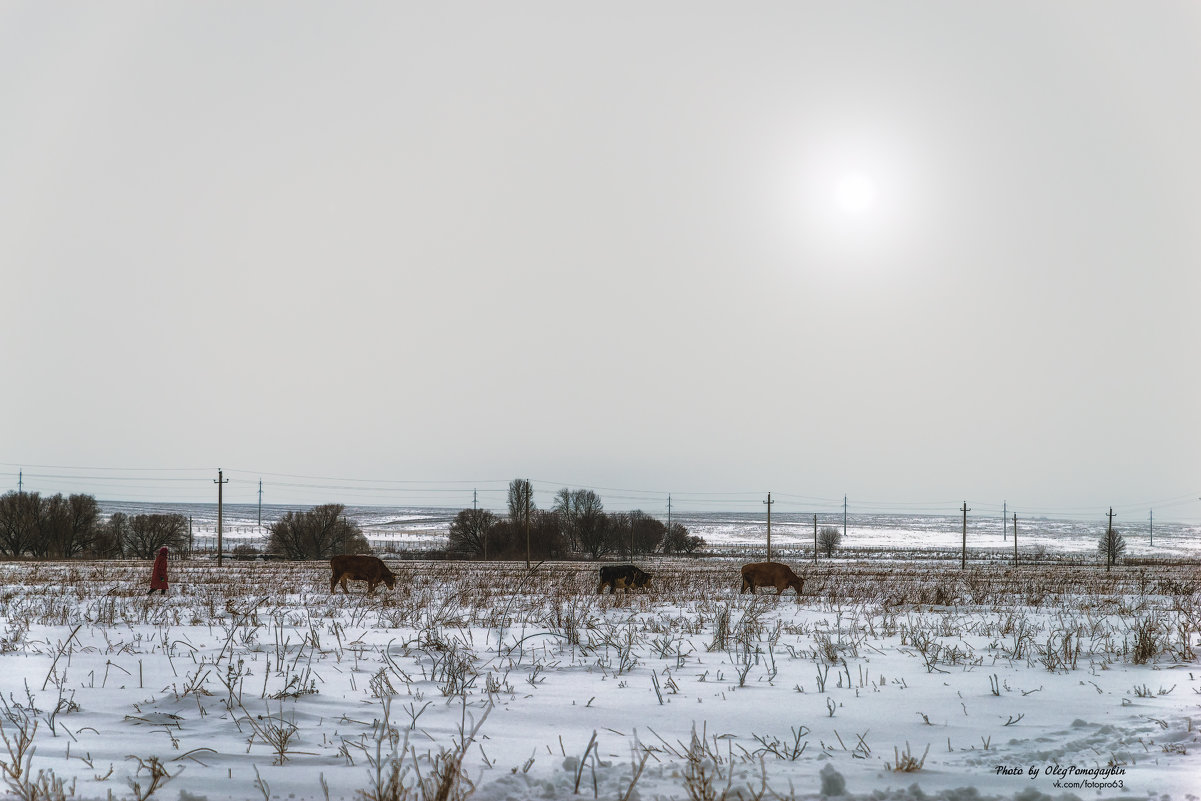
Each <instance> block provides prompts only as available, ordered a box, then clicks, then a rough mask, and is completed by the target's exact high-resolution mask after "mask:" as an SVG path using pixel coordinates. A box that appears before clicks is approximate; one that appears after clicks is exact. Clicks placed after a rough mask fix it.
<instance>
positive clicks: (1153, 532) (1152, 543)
mask: <svg viewBox="0 0 1201 801" xmlns="http://www.w3.org/2000/svg"><path fill="white" fill-rule="evenodd" d="M1151 547H1152V548H1154V547H1155V510H1154V509H1152V510H1151Z"/></svg>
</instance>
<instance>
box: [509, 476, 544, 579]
mask: <svg viewBox="0 0 1201 801" xmlns="http://www.w3.org/2000/svg"><path fill="white" fill-rule="evenodd" d="M536 508H537V507H535V506H534V486H533V485H532V484H530V480H529V479H528V478H515V479H513V480H512V481H510V482H509V520H511V521H513V524H514V525H516V526H517V527H518V528H519V529H520V530H521V531H522V532H523V533H524V534H525V546H526V547H525V551H526V554H525V561H526V562H527V563H528V562H529V561H530V551H531V542H530V523H531V517H532V515H533V513H534V509H536Z"/></svg>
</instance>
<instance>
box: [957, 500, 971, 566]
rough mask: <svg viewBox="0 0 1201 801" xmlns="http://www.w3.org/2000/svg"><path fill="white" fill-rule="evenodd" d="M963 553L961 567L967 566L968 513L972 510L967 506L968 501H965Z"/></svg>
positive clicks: (963, 510)
mask: <svg viewBox="0 0 1201 801" xmlns="http://www.w3.org/2000/svg"><path fill="white" fill-rule="evenodd" d="M961 511H962V512H963V554H962V555H961V556H960V557H959V569H960V570H964V569H966V568H967V513H968V512H970V511H972V510H971V509H969V508H967V501H964V502H963V509H962V510H961Z"/></svg>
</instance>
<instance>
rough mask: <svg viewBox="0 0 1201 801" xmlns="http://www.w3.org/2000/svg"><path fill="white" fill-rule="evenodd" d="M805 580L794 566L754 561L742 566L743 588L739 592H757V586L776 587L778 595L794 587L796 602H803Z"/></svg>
mask: <svg viewBox="0 0 1201 801" xmlns="http://www.w3.org/2000/svg"><path fill="white" fill-rule="evenodd" d="M804 583H805V580H804V579H803V578H801V577H800V576H798V575H797V574H796V573H793V572H792V568H791V567H789V566H788V565H784V564H780V563H779V562H753V563H751V564H749V565H743V566H742V589H741V590H739V592H746V591H747V590H748V589H749V590H750V591H751V594H752V595H754V594H755V588H756V587H775V588H776V595H783V594H784V590H786V589H788V588H789V587H792V588H793V589H794V590H796V602H797V603H798V604H799V603H800V602H801V586H802V585H803V584H804Z"/></svg>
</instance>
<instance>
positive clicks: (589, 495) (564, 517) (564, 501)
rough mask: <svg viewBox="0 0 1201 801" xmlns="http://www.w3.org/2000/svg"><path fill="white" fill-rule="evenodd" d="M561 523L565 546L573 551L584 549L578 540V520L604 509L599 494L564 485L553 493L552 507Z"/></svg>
mask: <svg viewBox="0 0 1201 801" xmlns="http://www.w3.org/2000/svg"><path fill="white" fill-rule="evenodd" d="M552 509H553V511H555V512H557V513H558V515H559V519H560V520H561V521H562V525H563V535H564V537H566V539H567V547H569V548H570V549H571V550H573V551H579V550H586V549H585V548H584V546H583V544H582V543H581V541H580V521H581V519H583V518H584V517H586V516H589V515H594V514H599V513H600V512H603V511H604V509H605V505H604V504H603V503H602V502H601V499H600V496H599V495H597V494H596V493H595V492H593V491H592V490H590V489H576V490H573V489H568V488H567V487H564V488H563V489H561V490H559V491H558V493H556V494H555V503H554V506H553V507H552Z"/></svg>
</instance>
